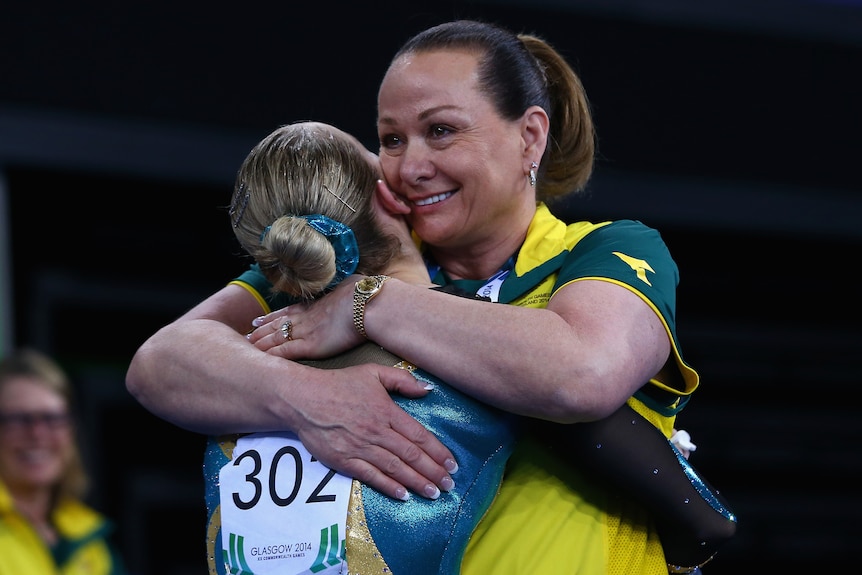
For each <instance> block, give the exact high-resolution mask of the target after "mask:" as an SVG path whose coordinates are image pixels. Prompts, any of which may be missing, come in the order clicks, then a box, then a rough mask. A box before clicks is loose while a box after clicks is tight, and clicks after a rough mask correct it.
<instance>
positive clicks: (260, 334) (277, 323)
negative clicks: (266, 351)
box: [248, 313, 295, 347]
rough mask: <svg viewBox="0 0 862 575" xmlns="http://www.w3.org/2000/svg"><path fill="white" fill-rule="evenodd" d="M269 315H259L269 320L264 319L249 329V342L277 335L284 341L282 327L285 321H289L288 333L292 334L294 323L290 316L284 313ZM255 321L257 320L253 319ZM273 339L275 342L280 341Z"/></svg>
mask: <svg viewBox="0 0 862 575" xmlns="http://www.w3.org/2000/svg"><path fill="white" fill-rule="evenodd" d="M270 316H271V314H270V315H265V316H261V317H267V318H269V320H268V321H265V322H263V323H260V324H259V325H258V326H257V327H256V328H255V329H254V330H252V331H251V333H249V334H248V340H249V341H250V342H252V343H257V342H258V341H260V340H262V339H266V338H271V337H272V336H278V337H280V338H281V340H282V341H284V340H285V339H287V338H285V337H284V335H285V330H283V329H282V328H283V326H284V325H285V324H287V323H290V325H291V331H290V335H291V336H292V335H293V327H294V325H295V324H294V323H293V322H292V321H291V320H290V318H289V317H288V316H287V315H284V314H283V313H281V314H280V315H277V316H272V317H270ZM258 319H259V318H258ZM255 321H257V320H255ZM273 341H275V343H276V344H280V343H281V342H280V341H277V340H273ZM267 347H271V344H270V345H267Z"/></svg>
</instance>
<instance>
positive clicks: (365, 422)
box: [126, 285, 452, 497]
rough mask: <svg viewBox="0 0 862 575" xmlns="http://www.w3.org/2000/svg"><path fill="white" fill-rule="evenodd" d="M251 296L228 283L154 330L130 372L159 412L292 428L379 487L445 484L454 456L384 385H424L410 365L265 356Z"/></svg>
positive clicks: (399, 388)
mask: <svg viewBox="0 0 862 575" xmlns="http://www.w3.org/2000/svg"><path fill="white" fill-rule="evenodd" d="M260 313H261V308H260V305H259V304H258V303H257V301H256V299H255V298H254V297H253V296H252V295H251V294H250V293H248V292H247V291H246V290H245V289H243V288H241V287H239V286H234V285H230V286H226V287H225V288H223V289H222V290H220V291H219V292H217V293H215V294H213V295H212V296H211V297H210V298H208V299H207V300H205V301H204V302H202V303H201V304H199V305H198V306H196V307H194V308H193V309H192V310H190V311H189V312H188V313H186V314H185V315H184V316H182V317H181V318H179V319H177V320H176V321H175V322H173V323H171V324H169V325H167V326H165V327H163V328H162V329H160V330H159V331H158V332H156V333H155V334H154V335H153V336H151V337H150V338H149V339H148V340H147V341H146V342H145V343H144V344H143V345H142V346H141V347H140V349H139V350H138V351H137V352H136V354H135V355H134V357H133V358H132V361H131V364H130V365H129V369H128V372H127V375H126V386H127V388H128V390H129V392H130V393H131V394H132V395H133V396H134V397H135V398H136V399H137V400H138V401H139V402H140V403H141V404H142V405H143V406H144V407H145V408H147V409H148V410H150V411H151V412H152V413H154V414H155V415H157V416H159V417H161V418H163V419H165V420H167V421H170V422H172V423H174V424H175V425H178V426H180V427H182V428H184V429H188V430H191V431H196V432H200V433H209V434H218V433H237V432H252V431H272V430H283V429H289V430H292V431H294V432H295V433H297V434H298V435H299V437H300V438H301V439H302V441H303V442H304V443H305V444H306V446H307V447H308V448H309V451H311V453H313V454H315V455H316V456H317V457H318V458H319V459H320V460H321V461H323V462H324V463H325V464H326V465H328V466H330V467H332V468H333V469H336V470H338V471H340V472H342V473H345V474H347V475H351V476H353V477H356V478H358V479H360V480H362V481H364V482H366V483H368V484H369V485H371V486H373V487H376V488H377V489H380V490H381V491H382V492H384V493H387V494H390V495H392V496H394V497H402V496H403V495H404V494H405V492H404V491H403V489H404V488H405V487H406V488H407V489H409V490H411V491H414V492H417V493H420V494H425V495H433V492H434V491H435V489H434V487H433V486H429V483H433V484H435V485H437V486H439V487H440V488H448V487H449V484H448V483H447V480H448V481H450V479H449V475H448V473H447V471H446V469H445V468H444V463H445V462H446V461H447V460H451V459H452V454H451V453H450V452H449V450H448V449H446V448H445V447H444V446H443V445H442V444H441V443H440V442H439V441H438V440H437V439H436V438H435V437H434V435H433V434H432V433H430V432H429V431H428V430H426V429H425V428H424V427H423V426H422V425H420V424H419V423H418V422H417V421H415V420H414V419H413V418H411V417H410V416H408V415H407V414H406V413H405V412H404V411H403V410H402V409H401V408H400V407H398V406H397V405H396V404H395V403H394V402H393V401H392V399H391V397H389V393H388V392H389V391H394V392H399V393H402V394H403V395H405V396H408V397H418V396H421V395H424V394H425V393H427V391H426V390H424V389H422V388H421V387H420V386H419V385H418V383H417V381H416V380H415V379H414V378H413V376H411V375H410V374H409V373H408V372H405V371H403V370H399V369H396V368H390V367H384V366H375V365H370V364H369V365H362V366H356V367H350V368H345V369H341V370H322V369H316V368H312V367H308V366H304V365H301V364H298V363H295V362H288V361H284V360H283V359H281V358H278V357H275V356H273V355H268V354H266V353H264V352H262V351H260V350H258V349H257V348H255V347H254V346H253V345H251V344H250V343H249V341H248V340H247V339H246V337H245V331H247V330H248V329H249V327H250V325H251V320H252V318H254V317H255V316H256V315H258V314H260Z"/></svg>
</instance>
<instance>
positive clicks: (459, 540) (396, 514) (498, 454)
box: [203, 343, 517, 575]
mask: <svg viewBox="0 0 862 575" xmlns="http://www.w3.org/2000/svg"><path fill="white" fill-rule="evenodd" d="M366 345H367V346H374V344H371V343H369V344H366ZM378 349H379V348H378ZM351 363H353V362H351ZM413 375H414V376H415V377H416V378H417V379H419V380H421V381H424V382H428V383H433V384H434V385H435V389H434V390H432V391H431V392H430V393H428V395H426V396H425V397H423V398H419V399H407V398H403V397H400V396H393V399H394V400H395V402H396V403H398V405H400V406H401V407H402V408H403V409H404V410H405V411H406V412H407V413H409V414H410V415H412V416H413V417H414V418H416V420H417V421H419V422H420V423H422V424H423V425H425V427H426V428H428V429H429V430H430V431H431V432H433V433H434V434H435V435H436V436H437V437H438V438H439V439H440V440H441V441H442V442H443V444H444V445H446V447H448V448H449V449H450V450H451V451H452V453H453V454H454V455H455V458H456V460H457V461H458V467H459V469H458V472H457V473H455V474H454V475H453V479H454V480H455V488H454V489H453V490H452V491H451V492H448V493H446V492H444V493H441V494H440V497H439V498H438V499H436V500H429V499H425V498H424V497H421V496H418V495H415V494H412V495H411V497H410V500H409V501H399V500H395V499H391V498H389V497H387V496H385V495H383V494H381V493H379V492H377V491H375V490H374V489H371V488H369V487H367V486H365V485H363V487H362V498H363V503H364V511H365V516H366V520H367V522H368V527H369V530H370V533H371V535H372V537H373V538H374V542H375V543H376V545H377V548H378V550H379V551H380V552H381V555H382V556H383V558H384V560H385V561H386V563H387V564H388V566H389V567H390V568H391V569H392V573H394V574H395V575H401V574H405V575H441V574H453V575H455V574H457V573H459V572H460V565H461V560H462V558H463V555H464V551H465V549H466V547H467V543H468V541H469V537H470V534H471V533H472V532H473V530H474V529H475V527H476V525H478V523H479V521H480V520H481V519H482V517H483V516H484V514H485V512H486V511H487V510H488V508H489V507H490V505H491V503H492V501H493V500H494V498H495V497H496V495H497V490H498V488H499V485H500V482H501V481H502V476H503V469H504V467H505V465H506V461H507V460H508V459H509V456H510V455H511V453H512V449H513V446H514V442H515V439H516V434H517V432H516V429H517V424H516V421H517V418H516V417H514V416H512V415H510V414H506V413H504V412H502V411H500V410H497V409H494V408H491V407H489V406H487V405H484V404H482V403H480V402H478V401H476V400H474V399H472V398H470V397H468V396H466V395H464V394H463V393H461V392H459V391H457V390H455V389H454V388H452V387H451V386H449V385H447V384H445V383H443V382H442V381H441V380H439V379H438V378H436V377H434V376H432V375H431V374H429V373H427V372H425V371H422V370H420V369H417V370H415V371H413ZM227 463H228V459H227V458H226V457H225V455H224V453H223V452H222V450H221V448H220V446H219V444H218V440H217V438H214V437H210V438H208V442H207V447H206V451H205V457H204V468H203V470H204V479H205V488H206V493H205V498H206V503H207V511H208V515H209V516H212V514H213V512H214V511H215V510H216V509H217V508H218V506H219V470H220V469H221V467H222V466H224V465H225V464H227ZM209 536H215V541H214V542H210V543H214V546H213V545H210V546H208V548H209V549H212V548H213V547H214V551H215V557H216V558H219V559H220V558H221V556H222V544H221V533H220V531H219V532H218V533H216V534H212V533H211V534H209ZM215 565H216V569H217V572H218V573H219V574H220V575H225V570H224V562H223V561H220V560H217V561H215ZM348 569H349V570H350V573H356V571H355V570H354V569H353V568H352V567H351V566H350V565H348ZM361 575H370V574H366V573H362V574H361Z"/></svg>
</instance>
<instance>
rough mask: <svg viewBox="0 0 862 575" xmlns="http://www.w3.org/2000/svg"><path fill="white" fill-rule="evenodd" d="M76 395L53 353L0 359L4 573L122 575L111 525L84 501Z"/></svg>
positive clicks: (0, 557)
mask: <svg viewBox="0 0 862 575" xmlns="http://www.w3.org/2000/svg"><path fill="white" fill-rule="evenodd" d="M73 404H74V390H73V388H72V385H71V383H70V381H69V379H68V376H67V374H66V373H65V371H64V370H63V369H62V368H61V367H60V365H59V364H57V362H55V361H54V360H53V359H52V358H51V357H49V356H48V355H46V354H44V353H42V352H39V351H37V350H34V349H20V350H16V351H13V352H11V353H10V354H8V355H7V356H5V357H3V358H0V550H2V551H0V574H2V575H13V574H14V575H22V574H25V573H26V574H28V575H29V574H33V575H42V574H45V575H49V574H53V573H59V572H62V573H63V574H64V575H79V574H80V575H120V574H122V573H124V572H125V570H124V567H123V565H122V561H121V559H120V557H119V554H118V553H117V550H116V549H115V547H114V546H113V544H112V543H111V542H110V541H109V537H110V536H111V533H112V531H113V525H112V523H111V522H110V521H108V520H107V519H106V518H105V517H104V516H103V515H102V514H100V513H99V512H97V511H96V510H94V509H92V508H91V507H90V506H89V505H87V504H86V503H85V502H84V498H85V495H86V493H87V489H88V487H89V479H88V476H87V473H86V470H85V468H84V463H83V460H82V456H81V452H80V449H79V445H78V438H77V436H76V426H75V421H74V413H73V411H72V408H73Z"/></svg>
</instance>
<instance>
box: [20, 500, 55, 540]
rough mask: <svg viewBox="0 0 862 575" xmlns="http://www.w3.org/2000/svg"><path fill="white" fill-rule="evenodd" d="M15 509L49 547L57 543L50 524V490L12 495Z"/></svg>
mask: <svg viewBox="0 0 862 575" xmlns="http://www.w3.org/2000/svg"><path fill="white" fill-rule="evenodd" d="M12 499H13V501H14V502H15V509H16V510H17V511H18V513H20V514H21V516H23V517H24V518H25V519H26V520H27V521H28V522H29V523H30V525H31V526H32V527H33V529H34V530H35V531H36V533H38V534H39V536H40V537H41V538H42V539H43V540H45V542H46V543H48V544H49V545H53V544H54V543H56V542H57V539H58V537H57V532H56V530H55V529H54V526H53V525H52V524H51V502H52V496H51V491H50V490H44V489H43V490H30V491H27V492H25V493H21V492H18V493H13V494H12Z"/></svg>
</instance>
